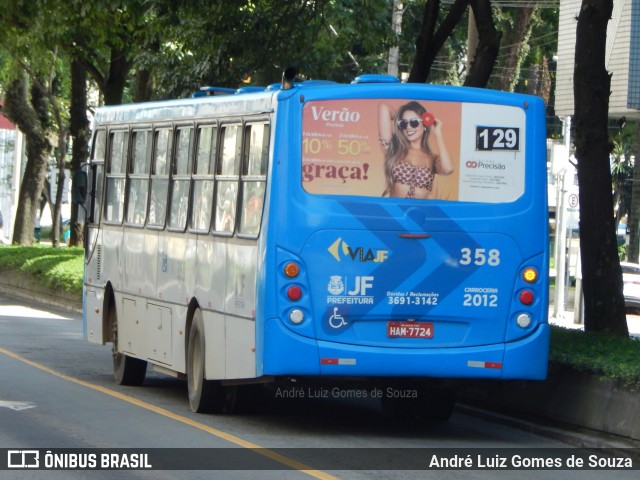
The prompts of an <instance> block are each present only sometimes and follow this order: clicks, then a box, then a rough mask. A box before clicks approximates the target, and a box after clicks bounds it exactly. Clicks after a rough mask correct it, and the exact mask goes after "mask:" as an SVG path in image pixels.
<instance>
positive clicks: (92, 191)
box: [88, 128, 109, 226]
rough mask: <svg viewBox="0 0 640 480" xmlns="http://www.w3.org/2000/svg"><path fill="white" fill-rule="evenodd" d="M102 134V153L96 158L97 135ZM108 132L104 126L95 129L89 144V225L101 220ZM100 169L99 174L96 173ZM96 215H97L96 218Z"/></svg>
mask: <svg viewBox="0 0 640 480" xmlns="http://www.w3.org/2000/svg"><path fill="white" fill-rule="evenodd" d="M101 133H102V134H103V135H104V152H103V153H104V155H103V157H102V158H100V159H96V157H95V155H96V144H97V142H98V136H99V135H100V134H101ZM108 138H109V133H108V132H107V129H106V128H99V129H97V130H96V131H95V133H94V135H93V139H92V144H91V157H90V165H91V168H90V175H91V177H90V180H89V195H90V200H89V216H88V217H89V218H88V223H89V225H96V226H97V225H100V222H102V218H103V214H104V212H103V211H102V210H103V207H104V187H105V168H106V162H107V143H108ZM98 170H100V175H98ZM96 216H97V217H98V218H97V219H96Z"/></svg>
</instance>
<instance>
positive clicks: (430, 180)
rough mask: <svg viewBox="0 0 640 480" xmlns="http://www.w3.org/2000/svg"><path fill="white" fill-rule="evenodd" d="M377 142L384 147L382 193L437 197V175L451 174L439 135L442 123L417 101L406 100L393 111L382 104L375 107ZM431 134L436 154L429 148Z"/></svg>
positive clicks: (450, 164)
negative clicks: (384, 186) (384, 181)
mask: <svg viewBox="0 0 640 480" xmlns="http://www.w3.org/2000/svg"><path fill="white" fill-rule="evenodd" d="M378 114H379V117H378V121H379V133H380V145H381V146H382V149H383V150H384V154H385V155H384V168H385V177H386V189H385V191H384V193H383V196H385V197H386V196H388V197H403V198H421V199H426V198H432V199H433V198H438V196H437V193H436V192H435V189H434V180H435V176H436V174H437V175H450V174H451V173H453V164H452V162H451V158H450V156H449V152H448V151H447V146H446V145H445V143H444V139H443V136H442V122H441V121H440V120H439V119H437V118H435V117H434V116H433V115H432V114H431V113H429V112H427V110H426V109H425V108H424V107H423V106H422V105H420V104H419V103H418V102H415V101H414V102H409V103H407V104H405V105H403V106H401V107H400V108H399V109H398V111H397V112H394V111H393V109H392V108H391V107H390V106H389V105H388V104H386V103H380V105H379V107H378ZM430 133H433V136H434V138H435V146H436V148H437V153H434V152H432V151H431V148H430V146H429V135H430Z"/></svg>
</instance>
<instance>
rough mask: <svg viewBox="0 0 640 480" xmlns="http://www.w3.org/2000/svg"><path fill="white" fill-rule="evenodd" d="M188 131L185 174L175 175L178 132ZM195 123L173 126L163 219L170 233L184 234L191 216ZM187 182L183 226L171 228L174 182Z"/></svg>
mask: <svg viewBox="0 0 640 480" xmlns="http://www.w3.org/2000/svg"><path fill="white" fill-rule="evenodd" d="M187 129H188V130H189V132H190V133H189V146H188V149H187V155H188V158H187V172H186V173H177V168H178V164H177V161H178V144H179V141H180V135H179V133H178V132H180V131H181V130H187ZM194 131H195V123H194V122H188V123H175V124H174V125H173V142H172V149H171V151H172V155H171V166H170V170H169V197H168V200H167V212H166V213H167V215H166V217H165V225H166V229H167V230H168V231H170V232H179V233H180V232H181V233H184V232H185V231H186V230H187V227H188V225H189V217H190V216H191V190H192V188H191V187H192V183H193V182H192V177H193V166H194V161H193V160H194V149H195V147H194V144H195V142H194V135H195V132H194ZM176 181H178V182H185V183H186V182H188V185H187V192H186V195H185V196H184V197H183V198H186V200H187V211H186V213H185V215H186V216H185V219H184V225H182V226H172V223H171V215H172V212H173V200H174V185H175V182H176Z"/></svg>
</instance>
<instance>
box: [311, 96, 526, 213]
mask: <svg viewBox="0 0 640 480" xmlns="http://www.w3.org/2000/svg"><path fill="white" fill-rule="evenodd" d="M525 120H526V118H525V113H524V111H523V110H522V109H520V108H517V107H511V106H503V105H487V104H474V103H460V102H443V101H435V100H411V99H351V100H324V101H311V102H308V103H307V104H305V106H304V110H303V137H302V186H303V188H304V190H305V191H307V192H308V193H311V194H318V195H356V196H368V197H399V198H413V199H435V200H449V201H465V202H486V203H506V202H512V201H515V200H517V199H518V198H519V197H520V196H522V194H523V193H524V178H525V126H526V123H525Z"/></svg>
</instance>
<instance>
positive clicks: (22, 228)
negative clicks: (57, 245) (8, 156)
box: [4, 76, 51, 245]
mask: <svg viewBox="0 0 640 480" xmlns="http://www.w3.org/2000/svg"><path fill="white" fill-rule="evenodd" d="M40 100H41V101H44V99H42V98H41V99H40ZM32 101H34V102H35V100H33V99H32ZM42 110H43V107H42V105H36V106H32V105H31V104H30V103H29V100H28V93H27V80H26V78H25V77H24V76H22V77H21V78H20V79H18V80H15V81H13V82H11V83H10V84H9V86H8V88H7V92H6V95H5V108H4V112H5V113H6V115H7V117H9V119H10V120H11V121H12V122H13V123H15V124H16V125H17V126H18V128H19V129H20V131H22V133H23V134H24V136H25V145H26V152H27V163H26V166H25V171H24V176H23V177H22V183H21V185H20V192H19V194H18V207H17V210H16V219H15V224H14V230H13V240H12V243H13V244H17V245H31V244H32V243H33V239H34V226H35V216H36V212H37V213H39V205H40V196H41V195H42V189H43V187H44V181H45V175H46V173H47V166H48V163H49V153H50V151H51V144H50V143H49V140H48V139H47V132H46V129H45V126H44V125H43V124H42V123H41V120H40V117H39V115H38V113H37V112H38V111H42Z"/></svg>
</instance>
